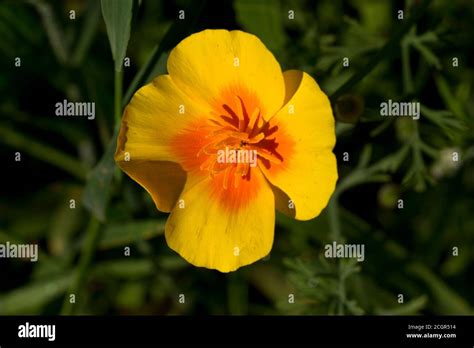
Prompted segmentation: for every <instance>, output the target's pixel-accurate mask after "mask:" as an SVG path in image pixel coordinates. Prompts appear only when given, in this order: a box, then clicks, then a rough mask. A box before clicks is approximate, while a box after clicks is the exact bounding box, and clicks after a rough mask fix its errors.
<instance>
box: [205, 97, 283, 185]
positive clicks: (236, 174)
mask: <svg viewBox="0 0 474 348" xmlns="http://www.w3.org/2000/svg"><path fill="white" fill-rule="evenodd" d="M252 104H254V103H251V102H250V103H248V105H246V103H245V102H244V98H242V97H240V96H239V95H234V96H233V100H231V101H229V102H227V103H223V104H221V107H219V111H218V112H213V113H212V115H211V118H209V119H208V120H207V124H206V125H203V126H202V127H201V128H206V130H207V135H206V138H207V139H209V142H207V141H206V144H205V145H204V146H203V147H202V148H201V149H200V150H199V151H198V153H197V157H199V158H201V157H204V158H203V161H202V162H201V165H200V169H201V170H207V171H208V172H209V175H210V176H211V177H214V176H215V175H216V174H219V173H223V174H224V178H223V181H222V186H223V187H224V189H227V188H228V187H231V185H233V187H235V188H237V187H238V186H239V183H240V181H241V180H242V179H244V180H245V179H246V180H249V178H250V172H251V169H252V168H254V167H256V166H257V165H258V164H259V162H263V163H264V164H268V163H275V164H280V163H281V162H282V160H283V159H282V157H281V156H280V154H278V152H277V151H276V149H277V147H278V143H277V142H276V139H275V137H272V135H273V134H274V133H275V132H276V130H277V127H271V125H270V123H269V122H266V121H265V120H264V119H263V117H262V114H261V110H260V108H259V107H258V106H255V105H252Z"/></svg>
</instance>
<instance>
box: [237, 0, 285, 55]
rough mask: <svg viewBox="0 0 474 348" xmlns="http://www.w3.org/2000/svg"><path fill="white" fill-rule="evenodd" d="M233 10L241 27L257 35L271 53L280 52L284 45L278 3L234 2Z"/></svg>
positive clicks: (264, 1) (262, 1) (240, 0)
mask: <svg viewBox="0 0 474 348" xmlns="http://www.w3.org/2000/svg"><path fill="white" fill-rule="evenodd" d="M234 9H235V12H236V15H237V21H238V22H239V23H240V24H241V25H242V27H243V28H244V29H245V30H246V31H248V32H251V33H253V34H255V35H257V36H258V37H259V38H260V39H261V40H262V41H263V43H264V44H265V45H266V46H267V47H268V48H269V49H270V50H272V51H277V52H279V51H281V50H282V49H283V46H284V44H285V38H286V36H285V31H284V28H283V22H282V12H281V6H280V1H275V0H260V1H252V0H236V1H234Z"/></svg>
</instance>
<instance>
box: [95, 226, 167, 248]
mask: <svg viewBox="0 0 474 348" xmlns="http://www.w3.org/2000/svg"><path fill="white" fill-rule="evenodd" d="M164 231H165V221H163V220H145V221H135V222H130V223H125V224H124V223H121V224H116V225H108V226H107V227H106V229H105V231H104V233H103V234H102V238H101V239H100V241H99V248H101V249H109V248H114V247H118V246H123V245H127V244H128V245H130V244H131V243H133V242H135V241H139V240H143V239H145V240H146V239H150V238H153V237H157V236H160V235H162V234H163V233H164Z"/></svg>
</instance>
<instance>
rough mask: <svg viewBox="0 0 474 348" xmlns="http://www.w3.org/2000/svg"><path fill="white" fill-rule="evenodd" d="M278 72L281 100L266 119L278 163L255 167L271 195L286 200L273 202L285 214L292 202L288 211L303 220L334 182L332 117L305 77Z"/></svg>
mask: <svg viewBox="0 0 474 348" xmlns="http://www.w3.org/2000/svg"><path fill="white" fill-rule="evenodd" d="M284 77H285V84H286V89H287V96H286V98H285V99H286V101H287V103H286V105H285V106H284V107H283V108H282V109H281V110H280V111H279V112H278V114H277V115H275V116H274V117H273V118H272V119H271V123H272V125H274V126H275V127H276V129H277V131H276V132H275V138H276V141H277V142H279V143H280V144H279V147H278V148H277V151H278V153H279V154H280V155H281V156H282V158H283V163H281V164H272V163H264V165H261V166H260V168H261V169H262V172H263V173H264V174H265V176H266V178H267V179H268V180H269V181H270V182H271V183H272V184H273V185H274V186H276V187H277V188H278V189H279V190H281V191H282V192H279V191H278V190H276V191H278V192H275V197H276V198H277V199H280V200H281V199H283V197H289V198H290V199H291V201H292V202H288V201H287V202H277V203H276V206H277V209H279V210H280V211H281V212H283V213H286V214H289V210H287V209H286V207H288V206H291V204H294V209H295V212H294V214H291V215H293V216H294V217H295V218H296V219H298V220H309V219H312V218H314V217H316V216H317V215H319V213H320V212H321V210H322V209H323V208H324V207H325V206H326V205H327V203H328V201H329V198H330V197H331V194H332V193H333V192H334V188H335V185H336V181H337V163H336V158H335V156H334V154H333V153H332V149H333V148H334V145H335V142H336V136H335V128H334V117H333V114H332V110H331V105H330V103H329V100H328V98H327V96H326V95H325V94H324V93H323V92H322V91H321V89H320V88H319V86H318V85H317V83H316V81H314V79H313V78H312V77H311V76H309V75H308V74H306V73H303V72H300V71H296V70H290V71H286V72H285V73H284ZM282 193H284V194H282ZM282 207H283V208H282ZM291 209H293V208H290V211H291ZM289 215H290V214H289Z"/></svg>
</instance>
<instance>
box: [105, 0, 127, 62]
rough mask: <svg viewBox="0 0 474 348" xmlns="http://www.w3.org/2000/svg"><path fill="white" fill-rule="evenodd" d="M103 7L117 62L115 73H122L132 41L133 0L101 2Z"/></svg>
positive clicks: (113, 54)
mask: <svg viewBox="0 0 474 348" xmlns="http://www.w3.org/2000/svg"><path fill="white" fill-rule="evenodd" d="M101 6H102V16H103V17H104V21H105V25H106V27H107V35H108V36H109V42H110V48H111V50H112V57H113V58H114V62H115V71H122V67H123V59H124V58H125V54H126V51H127V45H128V40H129V39H130V28H131V22H132V15H133V12H132V9H133V0H120V1H116V0H101Z"/></svg>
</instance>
